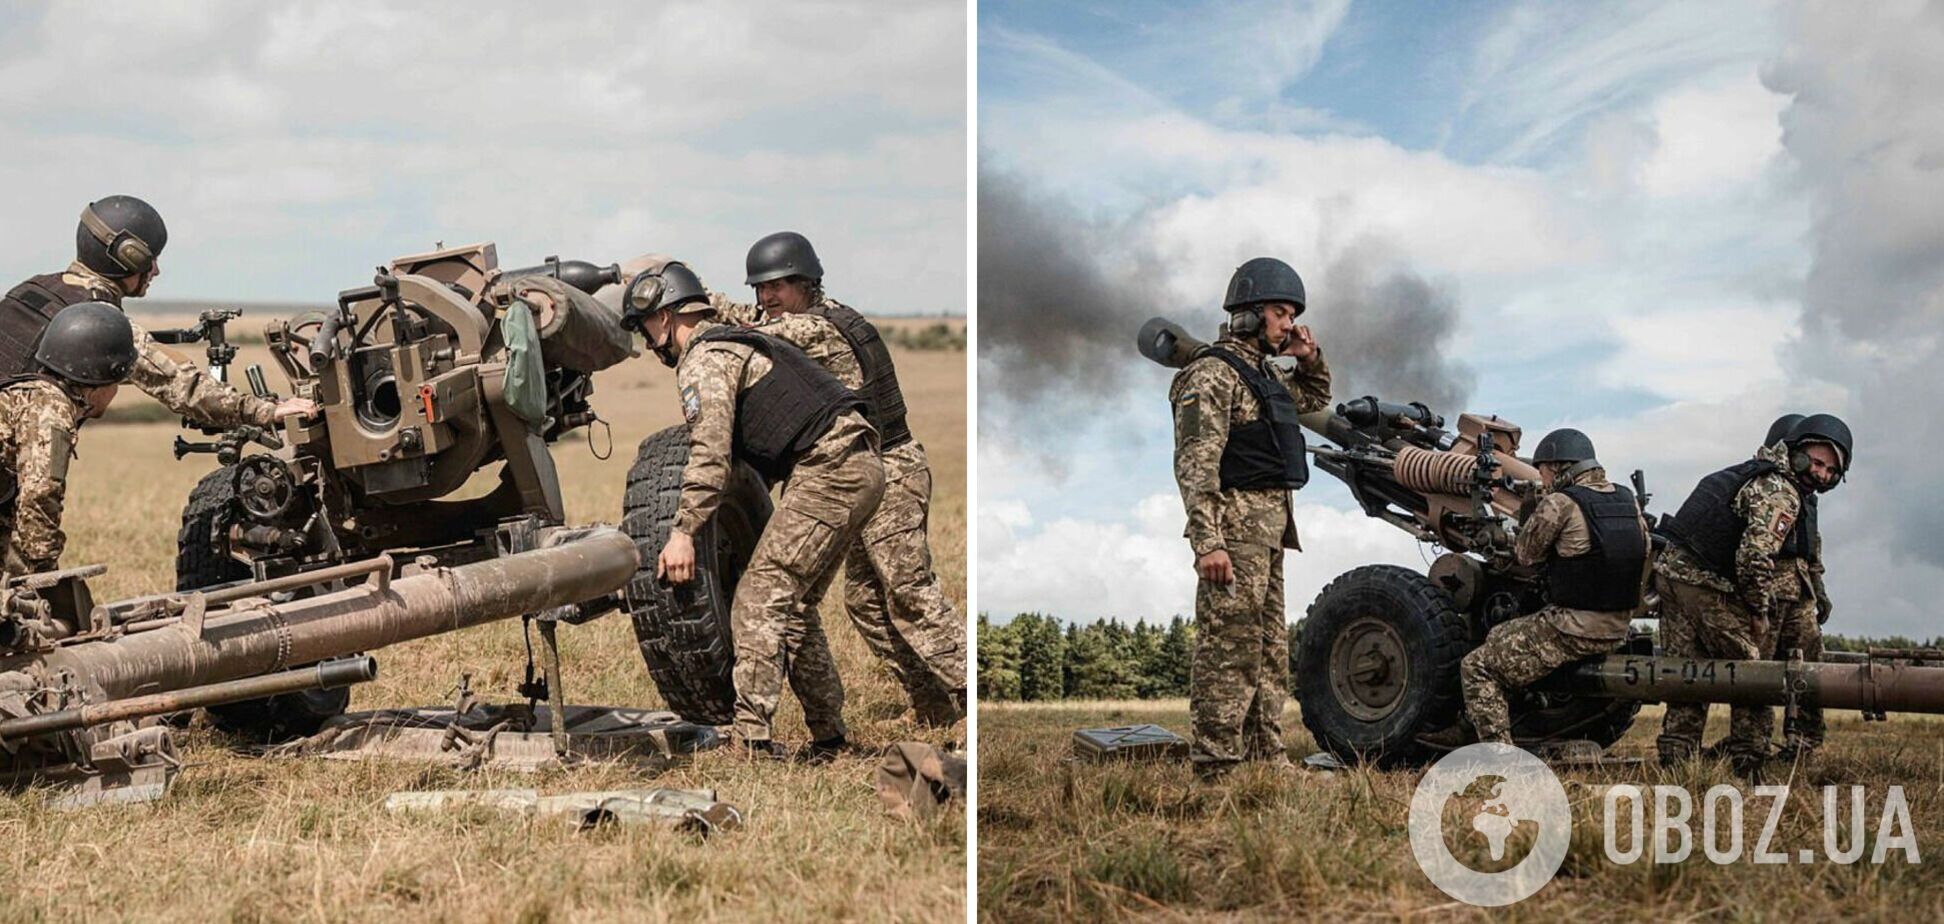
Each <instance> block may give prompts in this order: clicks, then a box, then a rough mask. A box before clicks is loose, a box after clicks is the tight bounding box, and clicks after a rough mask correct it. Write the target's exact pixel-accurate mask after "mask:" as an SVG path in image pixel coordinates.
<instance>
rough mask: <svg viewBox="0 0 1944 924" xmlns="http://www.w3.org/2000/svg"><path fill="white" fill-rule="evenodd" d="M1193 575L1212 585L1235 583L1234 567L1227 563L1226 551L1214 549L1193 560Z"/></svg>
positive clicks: (1227, 555) (1227, 554)
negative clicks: (1197, 575) (1199, 576)
mask: <svg viewBox="0 0 1944 924" xmlns="http://www.w3.org/2000/svg"><path fill="white" fill-rule="evenodd" d="M1195 573H1196V574H1199V575H1201V579H1202V580H1204V581H1208V582H1209V583H1212V584H1233V583H1235V565H1234V564H1233V563H1231V562H1230V561H1229V553H1228V550H1227V549H1216V550H1215V551H1213V552H1210V553H1208V554H1207V555H1203V556H1202V557H1200V558H1197V559H1195Z"/></svg>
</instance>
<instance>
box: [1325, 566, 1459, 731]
mask: <svg viewBox="0 0 1944 924" xmlns="http://www.w3.org/2000/svg"><path fill="white" fill-rule="evenodd" d="M1470 631H1471V630H1470V628H1469V626H1468V625H1467V624H1466V622H1465V618H1464V616H1463V615H1462V614H1460V613H1459V612H1458V611H1457V610H1456V609H1455V608H1453V606H1452V603H1451V597H1450V595H1449V594H1447V593H1445V592H1444V591H1443V590H1440V589H1439V588H1438V587H1437V586H1436V585H1434V584H1432V583H1431V580H1430V579H1429V578H1427V577H1425V576H1424V575H1422V574H1418V573H1417V572H1415V571H1412V570H1410V569H1408V568H1400V567H1397V566H1395V565H1366V566H1364V567H1361V568H1357V569H1355V570H1352V571H1350V572H1347V573H1345V574H1343V575H1342V576H1340V577H1338V578H1337V579H1336V580H1334V581H1331V582H1330V583H1329V586H1327V587H1324V588H1323V592H1322V593H1320V594H1318V595H1317V597H1316V602H1314V603H1312V604H1310V608H1309V615H1308V616H1307V617H1306V618H1305V619H1304V621H1303V624H1302V638H1301V641H1300V642H1299V644H1298V646H1297V652H1296V678H1295V681H1296V697H1297V700H1298V701H1299V702H1300V703H1301V704H1302V712H1303V725H1304V726H1306V727H1308V728H1309V731H1310V734H1311V735H1313V736H1315V738H1316V742H1317V744H1318V745H1320V746H1322V747H1323V748H1325V749H1327V750H1329V751H1330V752H1332V753H1334V754H1336V755H1337V756H1338V757H1341V758H1344V759H1346V760H1363V761H1369V762H1372V763H1376V764H1378V765H1380V766H1398V765H1404V764H1410V763H1414V762H1417V761H1420V760H1422V759H1424V758H1426V757H1428V756H1430V754H1429V751H1428V749H1427V748H1425V747H1424V746H1423V745H1420V744H1418V743H1417V737H1418V736H1419V735H1421V734H1425V733H1427V732H1432V731H1437V730H1439V729H1441V728H1444V727H1446V726H1448V725H1450V724H1451V723H1452V722H1454V721H1456V720H1457V718H1458V713H1459V710H1460V709H1462V708H1463V707H1464V693H1463V691H1462V690H1461V689H1460V688H1459V684H1458V662H1459V660H1460V659H1461V658H1463V657H1464V656H1465V653H1466V652H1468V651H1470V650H1471V649H1472V647H1473V646H1472V643H1471V639H1470Z"/></svg>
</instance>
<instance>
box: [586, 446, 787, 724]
mask: <svg viewBox="0 0 1944 924" xmlns="http://www.w3.org/2000/svg"><path fill="white" fill-rule="evenodd" d="M688 448H689V447H688V428H687V427H685V426H684V427H670V428H668V429H666V430H663V431H661V432H659V433H655V434H653V435H652V436H649V437H648V438H647V439H645V440H642V441H641V448H640V450H639V451H638V452H637V453H636V455H635V463H634V467H633V468H630V469H629V470H628V489H627V494H626V495H625V496H624V498H623V499H622V517H621V529H622V531H624V532H626V533H627V534H628V536H629V537H630V538H632V539H634V541H635V548H636V549H638V550H639V551H640V553H641V570H639V571H637V572H635V576H634V579H633V580H631V581H629V582H628V586H627V587H626V588H625V590H624V593H625V595H626V599H627V605H628V613H629V615H630V616H631V617H632V618H633V621H634V631H635V638H636V640H637V641H639V642H640V644H641V657H642V660H643V661H645V662H646V663H647V665H648V675H649V676H650V677H652V678H654V681H655V686H656V687H658V688H659V689H660V690H661V695H662V699H663V700H666V701H667V703H668V708H670V709H672V710H674V711H675V712H677V713H679V714H680V715H681V716H682V718H684V719H687V720H688V721H690V722H698V723H704V724H709V725H727V724H728V723H729V722H730V721H732V720H733V719H734V716H735V705H736V687H735V682H734V680H733V678H732V675H731V672H732V671H733V669H734V667H735V663H736V648H735V636H734V633H733V632H732V630H731V627H730V622H729V604H730V601H731V600H733V599H734V597H735V593H736V584H737V582H738V581H740V580H741V579H742V572H743V568H744V567H745V566H747V565H748V564H749V556H750V554H751V553H752V552H753V551H754V550H755V548H756V540H757V539H758V538H760V537H761V536H762V534H763V527H764V525H765V524H767V523H768V522H769V515H770V498H769V491H768V490H767V488H766V487H765V486H764V484H763V480H762V478H761V477H759V476H758V475H757V474H756V473H755V471H753V470H752V469H750V468H749V467H748V466H747V465H741V464H738V465H737V466H736V468H735V470H734V471H733V472H731V473H730V476H729V483H728V485H727V487H726V489H725V490H724V491H723V497H722V505H721V506H720V507H718V508H717V509H716V513H715V516H713V517H711V518H710V519H709V522H708V523H706V524H704V525H703V527H702V530H701V532H700V533H698V534H697V535H696V537H695V565H696V577H695V581H694V582H693V583H690V584H688V585H686V586H682V587H669V586H666V585H664V584H663V583H662V582H660V581H659V580H656V578H655V561H656V559H658V558H660V557H661V550H662V546H663V545H664V544H665V543H667V542H668V532H669V529H670V527H671V526H672V525H673V524H674V521H675V507H676V504H677V502H678V501H679V500H680V498H681V495H682V470H683V469H684V468H686V467H687V466H688Z"/></svg>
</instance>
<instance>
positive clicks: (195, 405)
mask: <svg viewBox="0 0 1944 924" xmlns="http://www.w3.org/2000/svg"><path fill="white" fill-rule="evenodd" d="M130 326H132V327H134V328H135V349H136V350H137V351H138V352H140V354H141V355H140V356H138V357H137V358H136V360H135V368H134V369H132V370H130V371H129V373H128V381H129V382H130V383H132V384H133V385H134V386H135V387H136V388H139V389H141V390H143V391H145V392H148V393H149V395H150V396H151V397H153V398H155V400H157V401H160V402H162V404H163V405H164V406H166V407H167V408H168V409H169V410H171V411H174V412H176V413H178V414H181V415H183V416H184V417H187V418H189V419H191V420H193V421H195V422H196V423H199V424H204V425H206V426H211V427H236V426H240V425H242V424H256V425H257V426H259V427H272V426H275V425H276V423H277V418H276V410H277V405H276V404H275V403H273V402H270V401H265V400H264V399H262V398H259V397H257V396H255V395H246V394H244V393H242V392H240V391H237V390H236V389H234V388H231V387H230V386H228V385H225V384H223V383H222V382H218V381H216V380H215V379H214V378H212V377H211V376H210V375H209V374H208V373H206V372H204V371H203V370H202V369H200V368H198V367H197V366H196V364H195V363H192V362H189V361H187V360H184V359H182V358H180V357H177V356H175V355H171V353H170V352H169V351H168V350H165V349H163V348H162V345H161V344H159V343H156V342H155V338H154V337H151V336H149V333H148V331H146V330H143V329H142V326H141V325H140V324H132V323H131V325H130Z"/></svg>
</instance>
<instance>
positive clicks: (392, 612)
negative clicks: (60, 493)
mask: <svg viewBox="0 0 1944 924" xmlns="http://www.w3.org/2000/svg"><path fill="white" fill-rule="evenodd" d="M638 565H639V559H638V557H637V554H636V552H635V546H634V542H633V541H632V540H631V539H629V538H628V537H627V536H626V535H624V534H623V533H621V532H620V531H618V530H615V529H612V528H607V527H596V528H590V529H549V530H545V531H543V532H542V533H541V534H540V535H538V536H536V537H535V541H534V547H533V548H532V549H530V550H527V551H522V552H517V553H511V554H507V555H505V556H502V557H498V558H493V559H489V560H484V561H476V562H472V563H469V564H462V565H457V566H450V567H448V566H441V565H438V564H436V563H435V562H433V561H431V560H424V561H417V562H412V563H410V564H408V565H405V566H403V567H400V566H399V565H398V564H397V563H396V562H394V560H393V559H392V558H391V557H390V556H379V557H377V558H374V559H371V560H368V561H362V562H355V563H350V564H347V565H340V566H336V567H333V568H327V569H321V570H318V571H313V572H309V573H306V574H302V575H298V576H291V577H284V578H276V579H271V580H268V581H261V582H253V583H246V584H239V585H232V586H229V587H225V588H221V589H219V590H215V591H211V592H207V593H205V592H200V591H189V592H177V593H170V594H162V595H157V596H150V597H141V598H136V599H133V600H126V601H120V602H116V603H108V604H99V605H97V604H94V603H93V601H92V597H91V595H90V594H89V593H88V590H87V584H86V581H87V579H88V578H90V577H93V576H95V575H98V574H100V573H102V571H103V570H105V569H103V568H100V567H99V566H96V567H92V568H85V569H73V570H69V571H63V572H56V573H52V574H43V575H29V576H26V577H25V578H22V579H17V580H15V581H12V582H10V584H9V586H8V588H7V597H8V601H9V605H8V607H7V612H6V615H5V617H4V620H3V621H0V626H3V627H4V629H5V631H4V633H3V634H0V638H4V644H0V776H4V777H7V778H9V779H12V780H14V781H15V782H28V781H34V780H54V781H64V782H70V783H74V782H88V783H89V784H90V785H93V786H95V787H96V788H97V789H99V788H101V787H103V786H112V785H115V784H127V783H130V782H131V781H132V778H133V777H132V775H138V772H139V774H146V775H148V777H149V779H148V783H155V782H157V781H158V780H160V781H166V778H167V776H168V774H169V773H171V772H172V771H173V767H174V761H173V754H174V748H173V745H172V744H171V743H170V740H169V731H168V729H167V728H166V727H163V726H156V725H152V724H150V725H144V724H142V723H141V720H143V719H145V718H148V717H152V716H159V715H163V714H166V713H173V712H179V711H181V710H184V709H189V708H195V707H216V706H222V705H225V704H234V703H238V702H242V701H248V700H258V699H261V698H263V697H266V696H287V695H296V694H301V693H306V692H313V691H320V690H337V689H342V688H343V687H346V686H348V685H350V684H353V683H359V682H363V681H366V680H370V679H372V678H373V677H375V676H376V672H377V665H376V663H375V661H373V660H372V659H370V658H368V657H363V656H361V655H359V653H360V652H366V651H373V650H377V649H380V648H384V647H386V646H389V645H394V644H397V643H400V642H405V641H410V640H412V639H418V638H425V637H427V636H431V635H438V634H441V633H445V632H453V631H458V630H460V629H465V628H468V627H472V626H477V625H482V624H484V623H487V622H492V621H494V620H499V619H506V618H509V617H513V616H520V615H526V614H532V613H537V612H545V611H549V610H556V609H559V608H562V607H572V606H574V605H576V604H579V603H581V602H582V601H585V600H590V599H595V598H598V597H601V596H603V595H606V594H610V593H612V592H614V591H615V590H616V589H618V588H619V587H621V585H622V584H624V583H625V582H626V581H627V580H628V579H629V578H631V577H633V576H634V573H635V571H636V569H637V567H638ZM306 592H308V595H306ZM298 665H309V666H306V667H299V666H298ZM555 714H559V713H558V712H556V713H555ZM142 785H147V784H146V783H145V784H142Z"/></svg>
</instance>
